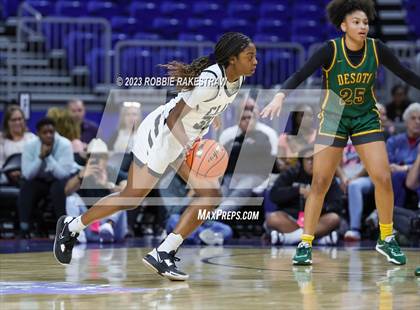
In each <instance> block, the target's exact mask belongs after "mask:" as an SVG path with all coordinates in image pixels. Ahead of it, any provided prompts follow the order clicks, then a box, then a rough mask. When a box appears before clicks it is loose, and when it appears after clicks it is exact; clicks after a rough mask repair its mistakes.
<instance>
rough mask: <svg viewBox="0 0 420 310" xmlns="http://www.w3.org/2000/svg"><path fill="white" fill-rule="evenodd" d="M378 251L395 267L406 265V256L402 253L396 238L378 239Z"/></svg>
mask: <svg viewBox="0 0 420 310" xmlns="http://www.w3.org/2000/svg"><path fill="white" fill-rule="evenodd" d="M376 251H378V252H379V253H381V254H382V255H384V256H385V257H386V259H387V260H388V262H391V263H393V264H395V265H405V263H406V260H407V259H406V257H405V254H404V253H403V252H402V251H401V249H400V246H399V245H398V243H397V241H396V240H395V237H394V236H388V237H386V238H385V240H381V239H378V243H376Z"/></svg>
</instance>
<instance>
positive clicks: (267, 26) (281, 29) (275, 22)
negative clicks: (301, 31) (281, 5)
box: [257, 18, 290, 37]
mask: <svg viewBox="0 0 420 310" xmlns="http://www.w3.org/2000/svg"><path fill="white" fill-rule="evenodd" d="M257 29H258V33H265V34H270V35H278V36H283V37H284V36H286V35H287V36H288V35H289V32H290V30H289V29H290V24H288V23H287V22H286V21H284V20H281V19H271V18H264V19H260V20H258V22H257Z"/></svg>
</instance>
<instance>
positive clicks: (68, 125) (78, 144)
mask: <svg viewBox="0 0 420 310" xmlns="http://www.w3.org/2000/svg"><path fill="white" fill-rule="evenodd" d="M47 116H48V117H50V118H51V119H52V120H53V121H54V122H55V124H56V125H55V130H56V131H57V132H58V133H59V134H60V135H61V136H62V137H64V138H67V139H69V140H70V141H71V146H72V148H73V153H82V152H84V151H85V145H84V143H83V142H82V141H81V140H80V126H79V125H78V123H75V122H74V121H73V119H72V118H71V117H70V114H69V112H68V111H67V110H65V109H60V108H55V107H54V108H49V109H48V112H47Z"/></svg>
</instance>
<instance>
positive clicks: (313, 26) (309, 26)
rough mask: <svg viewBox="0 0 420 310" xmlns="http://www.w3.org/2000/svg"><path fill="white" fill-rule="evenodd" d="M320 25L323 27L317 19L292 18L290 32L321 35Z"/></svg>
mask: <svg viewBox="0 0 420 310" xmlns="http://www.w3.org/2000/svg"><path fill="white" fill-rule="evenodd" d="M320 27H323V25H322V24H321V25H320V22H319V21H317V20H307V19H294V20H293V21H292V34H294V35H301V34H305V35H311V36H322V31H320Z"/></svg>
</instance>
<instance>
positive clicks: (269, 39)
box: [253, 33, 289, 43]
mask: <svg viewBox="0 0 420 310" xmlns="http://www.w3.org/2000/svg"><path fill="white" fill-rule="evenodd" d="M288 39H289V38H288V36H287V38H286V36H281V33H279V35H278V36H277V35H274V34H266V33H257V34H256V35H255V36H254V38H253V40H254V42H263V43H278V42H284V41H287V40H288Z"/></svg>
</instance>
